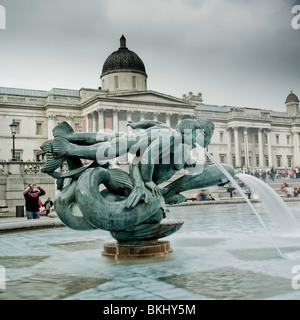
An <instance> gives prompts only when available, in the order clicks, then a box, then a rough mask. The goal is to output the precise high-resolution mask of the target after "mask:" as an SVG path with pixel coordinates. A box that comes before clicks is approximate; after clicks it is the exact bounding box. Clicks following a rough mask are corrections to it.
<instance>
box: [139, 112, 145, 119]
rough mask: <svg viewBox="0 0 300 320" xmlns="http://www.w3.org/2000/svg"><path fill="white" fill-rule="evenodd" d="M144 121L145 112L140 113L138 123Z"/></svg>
mask: <svg viewBox="0 0 300 320" xmlns="http://www.w3.org/2000/svg"><path fill="white" fill-rule="evenodd" d="M143 120H145V112H144V111H140V121H143Z"/></svg>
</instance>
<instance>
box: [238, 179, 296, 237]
mask: <svg viewBox="0 0 300 320" xmlns="http://www.w3.org/2000/svg"><path fill="white" fill-rule="evenodd" d="M236 176H237V177H238V178H239V179H240V180H242V181H243V182H244V183H245V184H246V185H247V186H248V187H249V188H250V189H251V190H252V191H253V192H254V193H255V194H256V195H257V196H258V197H259V200H260V202H261V203H262V204H263V205H264V209H265V211H266V212H267V213H268V214H269V216H270V218H271V219H272V221H273V222H274V223H275V224H276V226H277V227H279V228H280V230H281V231H282V232H285V233H289V234H293V233H295V234H298V235H299V233H300V226H299V223H298V221H297V219H296V218H295V216H294V214H293V213H292V211H291V210H290V208H289V207H288V206H287V204H286V203H285V202H284V201H283V200H282V199H281V197H280V196H278V194H277V193H276V192H275V191H274V190H273V189H272V188H271V187H270V186H269V185H268V184H266V183H265V182H263V181H262V180H260V179H258V178H256V177H254V176H251V175H249V174H243V173H239V174H237V175H236Z"/></svg>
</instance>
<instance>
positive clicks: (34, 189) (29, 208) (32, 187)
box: [23, 183, 46, 219]
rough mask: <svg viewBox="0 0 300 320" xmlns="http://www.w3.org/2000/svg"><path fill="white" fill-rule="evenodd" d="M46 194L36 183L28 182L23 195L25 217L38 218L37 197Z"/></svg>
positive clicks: (38, 205)
mask: <svg viewBox="0 0 300 320" xmlns="http://www.w3.org/2000/svg"><path fill="white" fill-rule="evenodd" d="M44 194H46V191H45V190H44V189H43V188H42V187H40V186H38V185H37V184H32V183H31V184H29V185H28V188H27V189H25V190H24V192H23V196H24V198H25V206H26V217H27V219H39V218H40V214H39V210H40V204H39V200H40V199H39V197H41V196H43V195H44Z"/></svg>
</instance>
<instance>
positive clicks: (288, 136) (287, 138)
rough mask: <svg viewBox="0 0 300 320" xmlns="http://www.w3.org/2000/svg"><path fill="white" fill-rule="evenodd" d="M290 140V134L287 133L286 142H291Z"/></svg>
mask: <svg viewBox="0 0 300 320" xmlns="http://www.w3.org/2000/svg"><path fill="white" fill-rule="evenodd" d="M290 141H291V139H290V135H287V136H286V144H290Z"/></svg>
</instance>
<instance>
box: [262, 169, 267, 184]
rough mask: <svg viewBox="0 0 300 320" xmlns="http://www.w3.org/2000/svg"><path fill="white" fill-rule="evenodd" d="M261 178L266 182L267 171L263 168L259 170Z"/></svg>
mask: <svg viewBox="0 0 300 320" xmlns="http://www.w3.org/2000/svg"><path fill="white" fill-rule="evenodd" d="M261 179H262V181H264V182H266V179H267V172H266V171H265V170H262V172H261Z"/></svg>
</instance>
